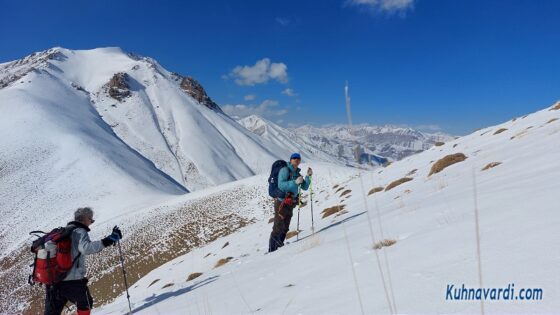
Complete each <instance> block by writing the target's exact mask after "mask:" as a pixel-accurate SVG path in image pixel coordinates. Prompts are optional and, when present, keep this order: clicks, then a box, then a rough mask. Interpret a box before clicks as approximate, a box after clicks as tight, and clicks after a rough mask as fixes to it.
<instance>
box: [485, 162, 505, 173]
mask: <svg viewBox="0 0 560 315" xmlns="http://www.w3.org/2000/svg"><path fill="white" fill-rule="evenodd" d="M500 164H502V162H491V163H488V164H486V166H485V167H484V168H483V169H482V170H483V171H486V170H488V169H491V168H492V167H496V166H498V165H500Z"/></svg>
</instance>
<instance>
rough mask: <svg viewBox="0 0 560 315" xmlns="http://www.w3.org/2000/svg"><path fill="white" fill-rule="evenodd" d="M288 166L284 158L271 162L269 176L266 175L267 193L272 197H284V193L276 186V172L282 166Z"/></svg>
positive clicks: (278, 171)
mask: <svg viewBox="0 0 560 315" xmlns="http://www.w3.org/2000/svg"><path fill="white" fill-rule="evenodd" d="M286 166H288V163H287V162H286V161H284V160H278V161H276V162H274V163H272V169H271V170H270V176H269V177H268V194H269V195H270V197H272V198H285V197H286V193H285V192H283V191H281V190H280V189H279V188H278V173H280V170H281V169H282V168H283V167H286Z"/></svg>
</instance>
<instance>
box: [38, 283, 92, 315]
mask: <svg viewBox="0 0 560 315" xmlns="http://www.w3.org/2000/svg"><path fill="white" fill-rule="evenodd" d="M87 282H88V280H87V279H86V278H84V279H81V280H70V281H61V282H59V283H57V284H53V285H51V286H47V294H46V297H45V315H55V314H56V315H60V313H62V310H63V309H64V306H65V305H66V303H67V302H68V301H70V302H71V303H73V304H76V306H77V307H78V311H87V310H90V309H91V306H92V305H93V298H92V297H91V294H90V293H89V289H88V287H87Z"/></svg>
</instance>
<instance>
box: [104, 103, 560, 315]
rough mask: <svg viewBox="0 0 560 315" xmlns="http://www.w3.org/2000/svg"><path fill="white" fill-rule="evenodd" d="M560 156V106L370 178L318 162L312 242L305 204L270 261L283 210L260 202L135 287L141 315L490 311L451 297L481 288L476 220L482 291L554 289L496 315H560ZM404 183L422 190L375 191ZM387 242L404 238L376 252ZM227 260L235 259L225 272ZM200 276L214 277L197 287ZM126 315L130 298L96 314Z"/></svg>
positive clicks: (504, 306) (500, 305)
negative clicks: (437, 167) (450, 289)
mask: <svg viewBox="0 0 560 315" xmlns="http://www.w3.org/2000/svg"><path fill="white" fill-rule="evenodd" d="M457 153H463V154H464V155H465V156H466V159H465V160H464V161H461V162H458V163H456V164H452V165H449V166H447V167H446V168H444V169H443V170H441V171H440V172H439V173H434V174H432V175H429V173H430V170H431V168H432V167H433V165H434V163H436V162H437V161H439V160H440V159H442V158H443V157H444V156H447V155H450V154H457ZM559 159H560V102H559V103H557V104H556V105H555V106H554V107H551V108H547V109H544V110H541V111H539V112H536V113H534V114H531V115H528V116H525V117H522V118H517V119H514V120H511V121H508V122H505V123H503V124H501V125H497V126H493V127H489V128H485V129H483V130H479V131H476V132H474V133H473V134H470V135H468V136H465V137H461V138H459V139H456V140H453V141H450V142H448V143H446V144H445V145H443V146H439V147H433V148H431V149H429V150H427V151H425V152H422V153H420V154H418V155H415V156H411V157H408V158H406V159H404V160H401V161H398V162H395V163H393V164H391V165H390V166H388V167H386V168H383V169H380V170H379V169H378V170H374V171H367V172H363V171H362V173H361V174H359V176H358V174H357V170H356V169H345V168H338V167H334V166H331V165H328V164H318V165H312V166H313V167H314V169H315V178H314V192H315V194H314V203H313V205H314V215H315V216H314V222H315V231H316V233H315V234H314V235H312V234H311V229H310V226H311V222H310V221H311V220H310V209H309V205H307V206H305V207H303V208H302V210H301V228H302V230H303V231H302V232H301V239H300V240H299V241H294V239H293V238H292V239H290V240H289V242H290V244H288V245H287V246H285V247H284V248H282V249H280V250H279V251H277V252H275V253H272V254H267V255H263V253H264V252H265V251H266V247H267V241H268V235H269V233H270V230H271V225H270V224H269V223H268V218H269V217H270V216H271V213H270V209H268V215H263V212H262V211H263V209H262V208H261V207H255V206H254V205H253V204H251V206H252V207H253V209H252V211H253V216H254V217H255V218H256V219H257V222H255V223H254V224H252V225H249V226H246V227H245V228H243V229H242V230H240V231H238V232H235V233H233V234H230V235H228V236H225V237H223V238H220V239H218V240H216V241H215V242H212V243H210V244H209V245H206V246H202V247H200V248H198V249H196V250H193V251H192V252H190V253H187V254H185V255H182V256H180V257H178V258H176V259H174V260H172V261H170V262H169V263H167V264H165V265H163V266H161V267H159V268H157V269H155V270H153V271H152V272H150V273H149V274H148V275H147V276H145V277H143V278H142V279H141V280H140V281H138V282H137V283H135V284H134V285H133V286H132V288H131V291H130V293H131V300H132V303H133V308H134V313H135V314H154V313H161V314H207V313H211V314H245V313H257V314H280V313H282V314H359V313H367V314H387V313H446V314H449V313H480V310H481V309H480V307H481V304H480V302H479V301H446V299H445V298H446V288H447V285H448V284H453V285H455V287H460V286H461V284H465V286H467V287H473V288H477V287H479V286H480V283H479V272H478V270H479V269H478V263H477V261H478V259H477V241H476V239H477V237H476V230H477V228H476V226H477V223H478V227H479V236H480V261H481V272H480V274H481V278H482V287H484V288H503V287H506V286H507V285H508V284H510V283H514V284H515V288H516V289H517V290H518V291H516V294H518V293H519V290H520V289H521V288H541V289H542V290H543V298H542V300H539V301H521V300H510V301H503V300H502V301H485V302H484V309H485V312H486V313H497V314H522V313H541V314H542V313H555V312H557V311H558V310H559V309H560V300H558V299H557V298H556V297H557V296H559V295H560V289H559V288H560V286H559V284H560V274H559V273H558V262H559V261H560V252H559V251H557V250H555V249H558V248H560V235H559V234H560V232H559V230H558V226H560V215H559V214H558V207H557V202H556V199H557V198H556V191H558V190H559V189H560V183H559V181H558V178H559V176H560V168H559V167H558V162H557V161H558V160H559ZM493 162H496V163H495V164H490V163H493ZM497 163H501V164H498V165H496V164H497ZM489 164H490V165H494V167H490V166H489V167H487V166H488V165H489ZM403 177H408V178H411V180H410V181H408V182H405V183H402V184H401V185H398V186H396V187H394V188H392V189H390V190H385V191H383V190H381V191H378V192H376V193H373V194H370V195H368V191H369V190H370V189H371V188H374V187H378V186H381V187H383V188H385V189H387V187H388V186H389V184H390V183H392V182H394V181H395V180H398V179H400V178H403ZM264 180H265V178H264V176H260V177H259V176H256V177H254V178H250V179H247V180H246V181H245V184H244V185H249V182H251V181H254V185H255V187H259V186H258V185H259V183H262V182H263V181H264ZM260 185H261V186H260V187H261V188H260V189H262V190H264V189H265V187H263V185H262V184H260ZM475 188H476V190H475ZM265 195H266V194H265V193H259V194H258V196H259V197H260V198H264V197H263V196H265ZM307 198H308V196H307V197H306V199H307ZM337 205H344V208H343V211H340V212H338V213H336V214H333V215H331V216H328V217H326V218H321V211H323V209H326V208H330V207H333V206H337ZM475 205H476V209H477V213H478V216H477V217H475ZM244 209H245V211H247V210H250V209H251V207H249V208H248V209H247V208H244ZM335 209H339V208H335ZM291 227H292V230H293V229H295V217H294V220H293V221H292V225H291ZM385 239H387V240H393V241H396V242H395V243H393V244H391V243H392V242H384V244H386V245H390V246H385V247H382V248H381V249H373V245H374V244H376V243H377V242H379V241H380V240H385ZM226 243H227V244H228V245H227V246H224V245H226ZM227 257H231V259H230V260H229V262H228V263H226V264H225V265H222V266H219V267H216V266H215V264H216V262H217V261H218V260H219V259H221V258H227ZM194 272H201V273H202V275H201V276H199V277H198V278H196V279H194V280H190V281H187V279H186V278H187V276H188V275H189V274H191V273H194ZM127 310H128V307H127V304H126V299H125V297H124V296H121V297H119V298H118V299H117V300H116V301H115V302H113V303H111V304H109V305H107V306H105V307H103V308H101V309H98V310H96V313H97V314H123V313H126V312H127Z"/></svg>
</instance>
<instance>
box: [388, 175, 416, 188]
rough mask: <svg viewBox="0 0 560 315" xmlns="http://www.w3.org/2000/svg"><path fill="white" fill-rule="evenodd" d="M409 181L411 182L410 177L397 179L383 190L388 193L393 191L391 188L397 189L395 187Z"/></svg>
mask: <svg viewBox="0 0 560 315" xmlns="http://www.w3.org/2000/svg"><path fill="white" fill-rule="evenodd" d="M411 180H412V178H410V177H403V178H399V179H397V180H396V181H393V182H392V183H390V184H389V185H387V188H385V191H389V190H391V189H393V188H395V187H397V186H399V185H401V184H404V183H406V182H409V181H411Z"/></svg>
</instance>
